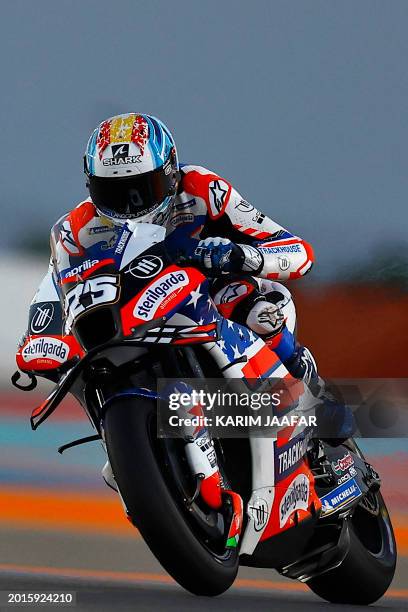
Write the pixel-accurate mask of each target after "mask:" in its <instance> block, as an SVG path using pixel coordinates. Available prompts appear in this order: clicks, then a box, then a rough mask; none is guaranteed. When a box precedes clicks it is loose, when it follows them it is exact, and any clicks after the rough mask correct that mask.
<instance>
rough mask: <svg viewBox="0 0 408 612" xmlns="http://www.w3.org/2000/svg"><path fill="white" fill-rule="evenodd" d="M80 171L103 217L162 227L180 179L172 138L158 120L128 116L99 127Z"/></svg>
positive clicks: (117, 117) (136, 115)
mask: <svg viewBox="0 0 408 612" xmlns="http://www.w3.org/2000/svg"><path fill="white" fill-rule="evenodd" d="M84 169H85V174H86V175H87V177H88V182H87V186H88V188H89V193H90V196H91V198H92V201H93V203H94V204H95V206H96V208H97V209H98V211H99V212H100V213H101V214H103V215H106V216H108V217H111V218H115V219H137V220H138V221H139V222H144V223H158V224H163V223H164V222H165V219H166V218H167V214H168V213H169V212H170V207H171V204H172V203H173V201H174V198H175V195H176V192H177V186H178V181H179V179H180V174H179V165H178V159H177V151H176V146H175V144H174V140H173V137H172V135H171V133H170V131H169V130H168V129H167V127H166V126H165V125H164V124H163V123H162V122H161V121H159V119H156V118H155V117H151V116H150V115H138V114H136V113H128V114H125V115H116V116H115V117H111V118H110V119H107V120H106V121H103V122H102V123H101V124H100V125H99V126H98V127H97V128H96V129H95V130H94V132H93V133H92V135H91V137H90V139H89V141H88V145H87V148H86V152H85V157H84Z"/></svg>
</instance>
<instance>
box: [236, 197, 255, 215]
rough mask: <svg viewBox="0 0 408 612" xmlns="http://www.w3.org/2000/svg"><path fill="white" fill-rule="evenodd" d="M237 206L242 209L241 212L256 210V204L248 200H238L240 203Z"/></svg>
mask: <svg viewBox="0 0 408 612" xmlns="http://www.w3.org/2000/svg"><path fill="white" fill-rule="evenodd" d="M235 208H236V209H237V210H240V211H241V212H245V213H250V212H252V211H253V210H255V208H254V206H252V204H250V203H249V202H247V201H246V200H241V201H240V202H238V204H237V205H236V206H235Z"/></svg>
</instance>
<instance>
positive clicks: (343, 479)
mask: <svg viewBox="0 0 408 612" xmlns="http://www.w3.org/2000/svg"><path fill="white" fill-rule="evenodd" d="M353 476H357V470H356V469H354V468H353V467H351V468H350V469H349V471H348V472H347V473H346V474H344V475H343V476H341V477H340V478H337V484H341V483H342V482H346V481H347V480H350V479H351V478H353Z"/></svg>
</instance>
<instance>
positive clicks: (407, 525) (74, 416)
mask: <svg viewBox="0 0 408 612" xmlns="http://www.w3.org/2000/svg"><path fill="white" fill-rule="evenodd" d="M32 401H33V400H32V399H30V401H29V402H27V404H29V405H27V406H24V405H23V404H22V403H21V400H20V399H18V402H17V401H14V400H13V397H11V396H10V397H9V398H7V397H3V401H2V400H1V396H0V590H6V591H15V590H19V591H21V590H24V591H27V590H28V591H33V590H35V591H44V590H51V591H55V590H57V591H66V592H67V591H69V592H76V593H77V605H76V607H75V608H66V609H73V610H78V611H79V610H80V611H82V610H83V611H87V610H95V611H96V610H98V611H101V612H105V611H109V612H110V611H111V610H119V611H122V610H132V611H135V612H138V611H139V610H140V611H143V610H149V611H150V610H156V609H157V610H160V611H161V610H163V611H166V610H209V609H211V610H213V609H214V610H219V611H220V612H223V611H224V610H234V611H235V610H237V611H240V610H250V609H251V610H252V609H254V608H256V609H257V611H258V610H299V611H300V610H302V611H303V610H306V611H307V610H359V609H360V608H359V607H350V606H331V605H330V604H328V603H326V602H324V601H322V600H320V599H319V598H318V597H316V596H315V595H314V594H313V593H311V592H310V591H309V590H308V588H307V587H306V586H305V585H302V584H300V583H298V582H293V581H290V580H287V579H285V578H283V577H281V576H279V574H277V573H276V572H274V571H273V570H265V569H264V570H261V569H254V568H241V569H240V571H239V574H238V579H237V581H236V582H235V584H234V586H233V588H231V589H230V590H229V591H228V592H227V593H225V594H224V595H222V596H220V597H217V598H215V599H208V598H199V597H194V596H192V595H190V594H189V593H186V592H185V591H184V590H183V589H181V587H179V586H178V585H176V584H175V583H174V582H173V581H172V579H171V578H170V577H169V576H168V575H167V574H166V573H165V572H164V571H163V569H162V568H161V566H160V565H159V563H158V562H157V561H156V560H155V558H154V557H153V556H152V554H151V553H150V551H149V550H148V549H147V547H146V545H145V544H144V542H143V540H142V539H141V537H140V535H139V533H138V532H137V530H135V529H134V528H132V527H131V525H130V524H129V523H128V521H126V519H125V518H124V516H123V511H122V508H121V505H120V503H119V502H118V499H117V496H116V495H115V494H114V493H113V491H111V490H110V489H108V488H107V487H106V486H105V485H104V484H103V483H102V480H101V477H100V469H101V465H103V463H104V461H105V458H104V455H103V453H102V451H101V449H100V448H99V446H98V445H88V446H86V447H79V448H78V449H76V451H75V453H74V452H72V453H67V454H64V455H63V456H59V455H56V453H55V448H56V447H57V446H58V445H59V444H62V443H64V442H66V441H67V440H71V439H74V438H76V437H80V436H81V435H89V433H90V432H89V428H88V423H87V421H86V420H85V419H84V417H83V415H82V413H80V412H78V410H77V412H76V413H75V406H67V407H66V408H65V410H64V409H62V410H61V411H60V412H58V413H57V414H56V415H53V418H52V419H50V422H47V424H46V427H44V428H40V429H39V430H38V431H36V432H35V435H34V434H33V433H32V432H31V430H30V428H29V425H28V422H27V415H28V414H29V409H31V408H30V406H31V403H32ZM13 402H14V403H13ZM1 404H3V405H1ZM81 419H82V420H81ZM372 448H373V450H374V451H375V453H376V454H375V456H374V457H373V459H374V461H373V463H374V465H378V468H379V469H380V470H381V474H382V475H383V477H384V495H385V498H386V500H387V504H388V505H389V508H390V510H391V515H392V519H393V524H394V527H395V532H396V536H397V541H398V547H399V552H400V557H399V562H398V566H397V572H396V576H395V580H394V581H393V584H392V585H391V588H390V589H389V591H388V593H387V595H386V597H384V598H383V599H382V600H380V601H379V602H378V603H377V604H375V606H373V607H374V609H379V610H388V609H390V610H391V609H392V610H407V611H408V511H407V510H408V493H407V491H406V474H407V468H408V453H407V449H406V440H402V441H400V442H399V443H398V441H397V440H392V441H391V443H390V442H387V441H385V442H384V443H382V442H381V440H376V441H375V446H373V445H372ZM368 450H369V449H368ZM18 609H19V610H22V609H24V608H21V607H19V608H18ZM25 609H28V610H32V609H37V610H38V609H44V610H50V607H47V608H39V607H36V608H33V606H26V608H25ZM51 609H52V607H51ZM361 609H363V608H361ZM0 610H1V612H3V611H4V612H7V611H10V610H12V608H11V607H7V608H6V607H4V606H3V607H2V606H1V605H0Z"/></svg>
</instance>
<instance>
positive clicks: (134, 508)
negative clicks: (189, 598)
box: [104, 398, 238, 596]
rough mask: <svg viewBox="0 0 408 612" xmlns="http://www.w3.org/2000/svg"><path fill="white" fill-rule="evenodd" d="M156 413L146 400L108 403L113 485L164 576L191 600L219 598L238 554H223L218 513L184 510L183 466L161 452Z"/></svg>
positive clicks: (196, 508)
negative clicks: (190, 595) (160, 566)
mask: <svg viewBox="0 0 408 612" xmlns="http://www.w3.org/2000/svg"><path fill="white" fill-rule="evenodd" d="M155 414H156V404H155V402H154V401H152V400H149V399H147V398H138V399H137V400H135V399H134V398H128V399H123V398H121V399H120V400H119V399H118V400H117V401H113V402H112V403H111V404H110V406H109V408H108V410H107V413H106V415H105V421H104V428H105V436H106V446H107V450H108V455H109V461H110V463H111V466H112V470H113V473H114V475H115V479H116V482H117V485H118V487H119V490H120V492H121V495H122V497H123V500H124V502H125V504H126V507H127V509H128V512H129V514H130V517H131V519H132V521H133V522H134V524H135V525H137V527H138V529H139V531H140V533H141V535H142V536H143V538H144V540H145V541H146V543H147V545H148V546H149V548H150V550H151V551H152V552H153V554H154V555H155V556H156V557H157V559H158V560H159V562H160V563H161V564H162V565H163V567H164V568H165V569H166V570H167V572H168V573H169V574H171V576H173V578H174V579H175V580H176V581H177V582H178V583H179V584H180V585H181V586H183V587H184V588H185V589H187V590H188V591H190V592H192V593H195V594H196V595H210V596H212V595H219V594H221V593H223V592H224V591H226V590H227V589H228V588H229V587H230V586H231V585H232V583H233V582H234V580H235V577H236V574H237V571H238V551H237V549H225V541H226V540H225V533H224V531H225V529H224V527H225V526H224V524H223V517H222V515H221V514H220V513H216V512H214V511H212V510H210V509H207V510H206V509H205V508H203V507H201V508H200V507H199V505H197V504H194V505H193V506H192V507H191V508H190V509H188V507H187V505H186V503H185V501H183V494H182V491H183V487H184V483H182V482H181V476H180V474H181V472H182V469H183V467H182V466H179V469H178V468H176V469H175V462H176V459H175V457H176V456H177V453H174V454H173V456H172V457H171V458H169V457H166V447H165V448H163V447H161V446H160V445H159V444H158V440H157V437H156V431H155V422H156V419H155ZM175 444H176V442H175ZM166 466H167V467H166ZM177 470H178V471H179V472H180V474H177V473H176V472H177Z"/></svg>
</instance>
